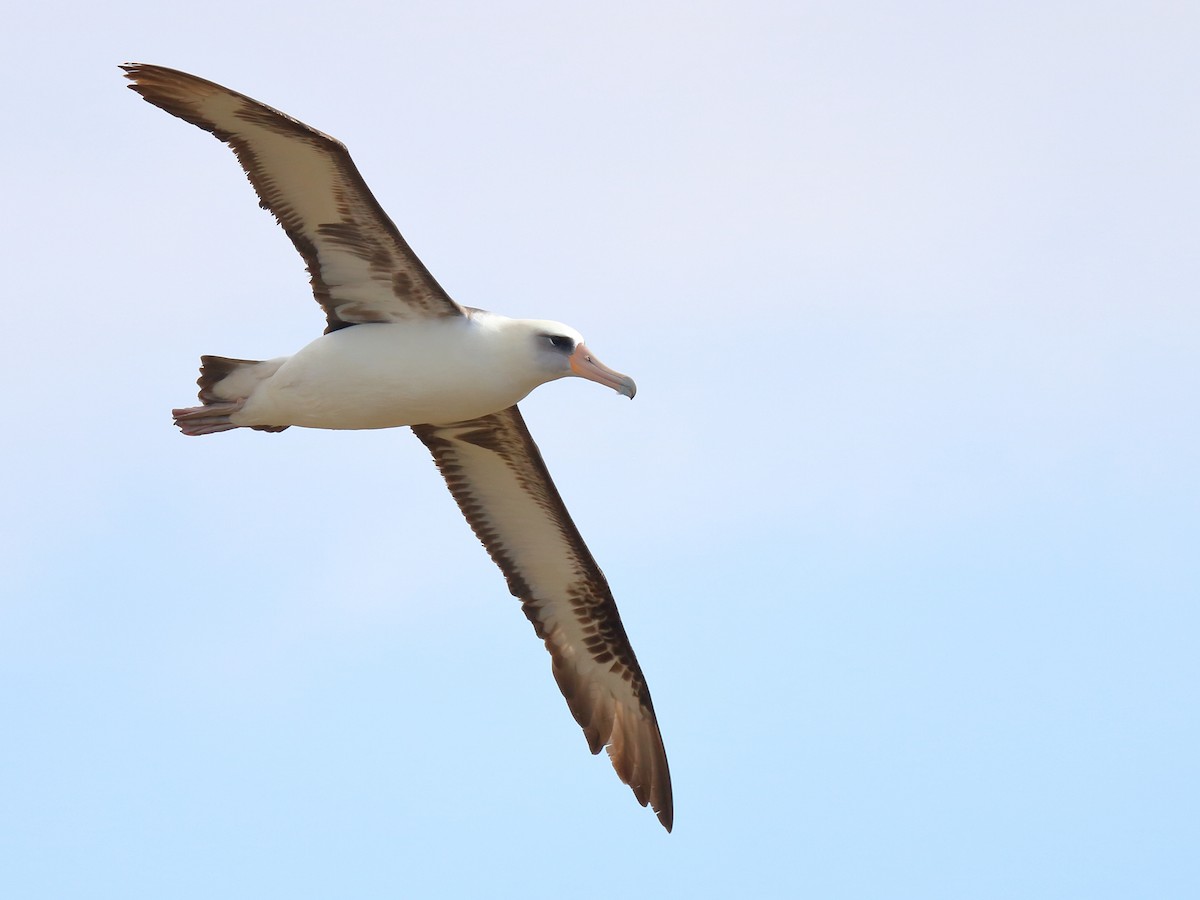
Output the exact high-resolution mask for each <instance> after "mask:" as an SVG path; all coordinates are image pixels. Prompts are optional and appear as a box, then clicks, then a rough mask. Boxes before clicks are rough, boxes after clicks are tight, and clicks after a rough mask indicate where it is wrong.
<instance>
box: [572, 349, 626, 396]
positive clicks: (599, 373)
mask: <svg viewBox="0 0 1200 900" xmlns="http://www.w3.org/2000/svg"><path fill="white" fill-rule="evenodd" d="M571 371H572V372H574V373H575V374H576V375H578V376H579V377H580V378H587V379H589V380H591V381H596V382H599V383H600V384H603V385H606V386H608V387H610V388H612V389H613V390H614V391H616V392H617V393H619V394H624V395H625V396H626V397H628V398H629V399H631V400H632V399H633V395H634V394H636V393H637V385H636V384H634V383H633V379H632V378H630V377H629V376H628V375H622V374H621V373H620V372H614V371H613V370H612V369H610V368H609V367H608V366H606V365H604V363H602V362H600V360H598V359H596V357H594V356H592V351H591V350H589V349H588V348H587V345H586V344H580V345H579V346H578V347H576V348H575V352H574V353H572V354H571Z"/></svg>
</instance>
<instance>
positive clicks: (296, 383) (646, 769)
mask: <svg viewBox="0 0 1200 900" xmlns="http://www.w3.org/2000/svg"><path fill="white" fill-rule="evenodd" d="M121 68H122V69H124V71H125V75H126V77H127V78H129V79H130V81H131V84H129V87H130V88H131V89H132V90H134V91H136V92H137V93H138V94H140V95H141V96H142V97H143V98H144V99H145V100H146V101H148V102H149V103H152V104H153V105H155V106H157V107H159V108H160V109H163V110H165V111H166V112H168V113H170V114H171V115H173V116H177V117H179V118H181V119H183V120H184V121H186V122H191V123H192V124H193V125H196V126H198V127H200V128H203V129H204V130H205V131H207V132H209V133H210V134H212V135H214V136H215V137H216V138H217V139H219V140H221V141H223V142H224V143H226V144H228V145H229V147H230V148H231V149H232V150H233V152H234V154H235V155H236V156H237V159H238V162H240V163H241V165H242V168H243V169H244V170H245V173H246V175H247V176H248V177H249V179H250V183H251V184H252V185H253V186H254V190H255V191H256V192H257V194H258V198H259V201H260V203H261V205H262V206H263V207H264V208H265V209H267V210H269V211H270V212H271V213H272V214H274V216H275V218H276V220H277V221H278V222H279V224H280V226H282V228H283V230H284V231H285V232H286V233H287V236H288V237H289V238H291V240H292V243H293V244H294V245H295V247H296V249H297V250H298V251H299V252H300V255H301V256H302V257H303V258H304V262H305V264H306V265H307V267H308V273H309V275H310V276H311V283H312V292H313V294H314V296H315V297H316V300H317V302H318V303H319V304H320V305H321V308H322V309H323V310H324V312H325V318H326V327H325V331H324V333H323V334H322V335H321V336H320V337H318V338H317V339H316V340H314V341H313V342H312V343H310V344H308V345H307V346H306V347H303V348H301V349H300V350H299V351H298V352H296V353H295V354H293V355H292V356H287V357H280V358H278V359H269V360H249V359H229V358H226V357H220V356H202V357H201V367H200V378H199V379H198V381H197V384H199V386H200V393H199V398H200V405H199V406H194V407H188V408H185V409H176V410H174V418H175V424H176V425H177V426H179V428H180V430H181V431H183V433H184V434H187V435H204V434H214V433H218V432H222V431H229V430H231V429H235V428H251V429H255V430H258V431H269V432H279V431H283V430H284V429H286V428H290V427H291V426H293V425H295V426H299V427H304V428H329V429H361V428H393V427H398V426H408V427H409V428H411V429H412V430H413V432H414V433H415V434H416V436H417V437H418V438H419V439H420V440H421V441H422V442H423V443H424V444H425V446H426V447H427V448H428V449H429V451H430V453H431V454H432V455H433V461H434V463H435V464H436V465H437V468H438V470H439V471H440V472H441V474H442V476H443V477H444V478H445V480H446V484H447V486H448V487H449V488H450V493H451V494H452V495H453V497H454V499H455V501H456V502H457V503H458V506H459V508H460V509H461V510H462V513H463V515H464V516H465V517H466V520H467V522H468V523H469V524H470V526H471V528H472V530H473V531H474V532H475V534H476V536H477V537H478V538H479V540H480V541H481V542H482V543H483V545H484V547H485V548H486V550H487V552H488V554H489V555H490V556H491V558H492V559H493V561H495V563H496V565H497V566H499V567H500V570H501V571H502V572H503V574H504V577H505V580H506V581H507V582H508V588H509V590H510V591H511V592H512V594H513V595H514V596H515V597H517V599H519V600H520V601H521V607H522V609H523V610H524V612H525V615H526V616H528V618H529V621H530V622H532V623H533V629H534V631H535V632H536V633H537V636H538V637H539V638H541V639H542V640H543V641H544V642H545V645H546V649H547V650H549V651H550V657H551V666H552V670H553V672H554V678H555V680H556V681H557V682H558V686H559V688H560V690H561V691H562V693H563V696H564V697H565V698H566V701H567V705H568V707H569V708H570V710H571V713H572V715H574V717H575V721H576V722H578V723H579V725H580V727H581V728H582V729H583V733H584V735H585V736H586V738H587V742H588V747H589V748H590V749H591V751H592V753H599V752H600V750H601V749H602V748H605V747H607V749H608V755H609V757H610V759H611V761H612V764H613V768H614V769H616V772H617V775H618V776H619V777H620V779H621V780H622V781H623V782H625V783H626V784H627V785H629V786H630V788H632V789H633V793H634V796H635V797H636V798H637V801H638V802H639V803H640V804H641V805H642V806H646V805H647V804H649V805H650V807H651V808H652V809H653V810H654V812H655V813H657V815H658V819H659V821H660V822H661V823H662V824H663V826H664V827H665V828H666V829H667V831H670V830H671V825H672V821H673V816H674V813H673V805H672V798H671V776H670V772H669V770H668V768H667V756H666V752H665V750H664V749H663V741H662V734H661V733H660V731H659V728H658V721H657V719H656V718H655V715H654V704H653V703H652V702H651V700H650V691H649V689H648V688H647V686H646V679H645V676H644V675H643V674H642V669H641V667H640V666H639V665H638V661H637V657H636V656H634V653H633V647H632V646H631V645H630V643H629V638H628V637H627V635H626V634H625V628H624V626H623V625H622V624H621V617H620V615H619V613H618V612H617V606H616V603H615V602H614V600H613V596H612V592H611V591H610V590H609V587H608V582H607V581H606V580H605V578H604V574H603V573H602V572H601V571H600V567H599V566H597V565H596V561H595V560H594V559H593V558H592V554H591V553H590V552H589V551H588V548H587V545H586V544H584V542H583V538H582V537H580V535H579V532H578V530H577V529H576V528H575V525H574V523H573V522H572V521H571V517H570V515H569V514H568V512H567V508H566V506H565V505H564V504H563V501H562V499H561V497H560V496H559V494H558V490H557V489H556V488H555V486H554V482H553V481H552V480H551V479H550V473H549V472H548V471H547V469H546V466H545V463H543V462H542V457H541V454H540V452H539V451H538V448H537V445H536V444H535V443H534V442H533V438H532V437H530V435H529V430H528V428H526V426H525V421H524V419H523V418H522V417H521V413H520V411H519V410H518V409H517V403H518V401H520V400H522V399H524V397H525V396H526V395H527V394H528V393H529V392H530V391H532V390H533V389H534V388H536V387H537V386H538V385H541V384H545V383H546V382H548V381H554V380H555V379H558V378H564V377H568V376H577V377H581V378H587V379H589V380H591V381H595V382H597V383H599V384H602V385H605V386H606V387H610V388H612V389H613V390H615V391H617V392H618V393H621V394H624V395H625V396H627V397H633V395H634V392H635V391H636V386H635V385H634V382H633V379H631V378H629V377H628V376H627V375H622V374H621V373H619V372H616V371H614V370H612V369H610V368H608V367H607V366H605V365H604V364H603V363H601V362H600V360H599V359H597V358H596V356H595V355H594V354H593V353H592V351H591V350H589V349H588V347H587V345H586V344H585V343H584V341H583V336H582V335H581V334H580V333H579V332H578V331H576V330H575V329H573V328H570V327H568V326H566V325H563V324H561V323H559V322H553V321H549V320H542V319H512V318H508V317H505V316H502V315H498V314H496V313H492V312H487V311H486V310H482V309H475V308H473V307H468V306H461V305H459V304H458V303H456V302H455V301H454V300H453V299H451V297H450V295H449V294H447V293H446V291H445V290H443V289H442V287H441V285H439V284H438V283H437V281H435V280H434V278H433V276H432V275H430V274H429V271H428V270H427V269H426V268H425V266H424V265H423V264H422V263H421V261H420V260H419V259H418V258H417V256H416V254H414V253H413V251H412V249H411V248H410V247H409V246H408V243H407V242H406V241H405V240H404V238H403V237H401V235H400V232H399V231H398V230H397V229H396V226H395V225H394V224H393V223H392V220H391V219H390V218H388V215H387V213H385V212H384V211H383V208H382V207H381V206H380V205H379V203H378V201H376V199H375V197H374V196H373V195H372V194H371V191H370V189H369V188H368V187H367V184H366V182H365V181H364V180H363V178H362V176H361V175H360V174H359V171H358V168H357V167H356V166H355V165H354V163H353V161H352V160H351V158H350V154H349V153H348V152H347V150H346V148H345V146H344V145H343V144H342V143H341V142H339V141H337V140H335V139H334V138H332V137H330V136H329V135H326V134H323V133H322V132H320V131H317V130H316V129H314V128H310V127H309V126H308V125H305V124H304V123H303V122H300V121H298V120H296V119H293V118H292V117H291V116H288V115H285V114H284V113H282V112H280V111H279V110H276V109H273V108H271V107H269V106H266V105H265V104H263V103H259V102H258V101H256V100H252V99H251V98H249V97H247V96H245V95H243V94H239V93H237V92H235V91H231V90H229V89H228V88H225V87H222V86H221V85H219V84H214V83H213V82H211V81H206V80H204V79H203V78H197V77H196V76H194V75H188V74H186V73H184V72H180V71H177V70H174V69H167V68H163V67H161V66H152V65H145V64H141V63H128V64H126V65H123V66H121Z"/></svg>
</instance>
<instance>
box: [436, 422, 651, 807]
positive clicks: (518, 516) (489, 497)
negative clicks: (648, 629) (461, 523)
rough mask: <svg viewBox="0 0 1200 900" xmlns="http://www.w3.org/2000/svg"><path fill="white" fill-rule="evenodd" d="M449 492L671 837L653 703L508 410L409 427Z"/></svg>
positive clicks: (601, 741)
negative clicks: (465, 418)
mask: <svg viewBox="0 0 1200 900" xmlns="http://www.w3.org/2000/svg"><path fill="white" fill-rule="evenodd" d="M413 431H414V432H416V434H417V437H419V438H420V439H421V440H422V441H423V442H424V443H425V446H426V447H428V448H429V450H430V452H431V453H433V459H434V461H435V462H436V463H437V467H438V469H439V470H440V471H441V473H442V475H443V476H444V477H445V479H446V484H447V485H448V486H449V488H450V493H452V494H453V495H454V499H455V500H456V501H458V505H459V507H460V508H461V509H462V512H463V515H464V516H466V518H467V521H468V522H469V523H470V524H471V528H472V529H473V530H474V531H475V534H476V535H477V536H478V537H479V539H480V540H481V541H482V542H483V545H484V547H486V548H487V551H488V553H489V554H490V555H491V557H492V559H493V560H495V562H496V564H497V565H498V566H499V567H500V569H501V571H503V572H504V577H505V579H506V580H507V581H508V588H509V590H510V591H512V593H513V596H515V597H517V598H518V599H519V600H520V601H521V605H522V608H523V609H524V610H525V615H526V616H528V617H529V621H530V622H532V623H533V629H534V631H536V632H537V635H538V637H540V638H541V639H542V640H543V641H545V643H546V649H547V650H549V651H550V656H551V658H552V660H553V669H554V678H555V680H556V681H557V682H558V686H559V688H560V689H561V690H562V692H563V696H564V697H566V699H567V705H568V706H569V707H570V708H571V713H572V714H573V715H574V716H575V720H576V721H577V722H578V723H579V725H580V726H581V727H582V728H583V732H584V734H585V735H586V737H587V741H588V746H589V747H590V748H591V750H592V752H593V753H599V752H600V750H601V748H602V747H604V746H606V745H607V747H608V754H609V756H610V757H611V759H612V764H613V768H615V769H616V771H617V774H618V775H619V776H620V778H621V780H622V781H624V782H625V783H626V784H628V785H629V786H630V787H631V788H632V789H633V793H634V795H635V796H636V797H637V799H638V802H639V803H641V804H642V805H643V806H645V805H646V804H647V803H649V804H650V805H651V806H652V807H653V809H654V811H655V812H656V813H658V818H659V820H660V821H661V822H662V824H663V825H664V826H665V827H666V829H667V831H670V830H671V824H672V820H673V817H674V812H673V805H672V798H671V775H670V772H669V770H668V768H667V756H666V751H665V750H664V749H663V743H662V735H661V734H660V733H659V729H658V722H657V720H656V719H655V716H654V704H653V703H652V702H651V700H650V691H649V689H648V688H647V687H646V679H645V676H643V675H642V670H641V667H640V666H639V665H638V661H637V657H635V656H634V654H633V647H632V646H631V645H630V643H629V638H628V637H627V636H626V634H625V628H624V626H623V625H622V624H621V616H620V614H619V613H618V612H617V605H616V603H615V602H614V600H613V596H612V592H611V591H610V590H609V588H608V582H607V581H606V580H605V578H604V573H603V572H601V571H600V567H599V566H597V565H596V561H595V560H594V559H593V558H592V555H591V553H590V552H589V551H588V549H587V546H586V545H585V544H584V543H583V539H582V538H581V537H580V535H579V532H578V530H577V529H576V528H575V524H574V523H573V522H572V521H571V516H570V514H569V513H568V512H567V508H566V506H564V505H563V502H562V498H561V497H559V495H558V491H557V490H556V489H555V487H554V482H553V481H551V479H550V473H549V472H548V471H547V470H546V465H545V463H543V462H542V456H541V453H539V452H538V448H537V445H536V444H534V442H533V438H531V437H530V436H529V430H528V429H527V428H526V427H525V422H524V420H523V419H522V418H521V414H520V412H519V411H518V410H517V408H516V407H515V406H513V407H510V408H509V409H506V410H504V411H502V412H498V413H493V414H492V415H489V416H483V417H482V418H478V419H472V420H471V421H469V422H459V423H457V424H454V425H437V426H435V425H416V426H413Z"/></svg>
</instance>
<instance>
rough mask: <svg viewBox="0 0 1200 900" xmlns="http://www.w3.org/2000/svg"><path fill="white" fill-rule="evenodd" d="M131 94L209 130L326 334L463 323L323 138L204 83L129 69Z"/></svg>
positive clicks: (339, 149)
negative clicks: (282, 238)
mask: <svg viewBox="0 0 1200 900" xmlns="http://www.w3.org/2000/svg"><path fill="white" fill-rule="evenodd" d="M121 68H123V69H124V70H125V72H126V77H128V78H129V79H130V80H132V81H133V84H131V85H130V86H129V87H130V88H132V89H133V90H135V91H137V92H138V93H139V94H141V95H142V96H143V97H144V98H145V99H146V100H147V101H148V102H150V103H153V104H154V105H155V106H157V107H160V108H161V109H164V110H166V111H167V112H169V113H171V115H174V116H178V117H179V118H181V119H183V120H185V121H187V122H191V123H192V124H193V125H197V126H199V127H200V128H203V129H204V130H205V131H208V132H211V133H212V134H213V135H215V136H216V137H217V138H219V139H220V140H222V141H224V142H225V143H227V144H228V145H229V146H230V147H231V148H233V152H234V153H235V154H237V158H238V161H239V162H240V163H241V164H242V168H243V169H245V170H246V175H247V176H249V178H250V183H251V184H252V185H254V190H255V191H257V192H258V197H259V200H260V202H261V203H262V206H263V207H264V208H265V209H269V210H270V211H271V212H272V213H274V214H275V218H276V219H278V220H279V224H280V225H282V226H283V230H284V231H286V232H287V235H288V237H290V238H291V239H292V243H293V244H295V245H296V249H297V250H299V251H300V255H301V256H303V257H304V261H305V263H306V264H307V265H308V271H309V274H310V275H311V276H312V288H313V294H314V295H316V298H317V302H318V303H320V304H321V306H322V307H323V308H324V310H325V314H326V317H327V319H328V323H329V325H328V328H327V329H326V330H327V331H334V330H336V329H338V328H344V327H345V326H347V325H356V324H359V323H362V322H400V321H405V320H411V319H414V318H429V317H437V316H452V315H462V312H463V311H462V309H461V308H460V307H459V306H458V304H456V303H455V302H454V301H453V300H451V299H450V296H449V295H448V294H447V293H446V292H445V291H444V290H442V288H441V286H440V285H439V284H438V283H437V282H436V281H435V280H434V278H433V276H432V275H430V274H429V271H428V270H427V269H426V268H425V266H424V265H423V264H422V263H421V261H420V260H419V259H417V256H416V254H415V253H413V252H412V250H411V249H410V248H409V246H408V244H407V243H406V242H405V240H404V238H403V237H401V236H400V232H399V231H398V230H397V229H396V226H395V225H394V224H392V220H391V219H389V218H388V216H387V213H385V212H384V211H383V209H382V207H380V205H379V203H378V201H377V200H376V199H375V197H374V196H373V195H372V194H371V191H370V189H369V188H368V187H367V184H366V182H365V181H363V178H362V176H361V175H360V174H359V172H358V169H357V168H356V167H355V165H354V162H353V160H351V159H350V154H349V152H348V151H347V150H346V148H345V147H344V146H343V145H342V144H341V143H340V142H339V141H337V140H335V139H334V138H331V137H330V136H329V135H327V134H322V133H321V132H319V131H317V130H315V129H313V128H309V127H308V126H307V125H305V124H304V123H303V122H298V121H297V120H295V119H293V118H292V117H291V116H288V115H285V114H284V113H281V112H279V111H278V110H276V109H272V108H271V107H269V106H265V105H264V104H262V103H259V102H258V101H257V100H252V99H250V98H249V97H246V96H243V95H242V94H238V93H236V92H234V91H231V90H229V89H228V88H224V87H221V86H220V85H219V84H214V83H213V82H211V81H205V80H204V79H203V78H197V77H195V76H194V75H188V74H186V73H184V72H177V71H175V70H174V69H165V68H162V67H161V66H149V65H141V64H136V63H131V64H127V65H124V66H122V67H121Z"/></svg>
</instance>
